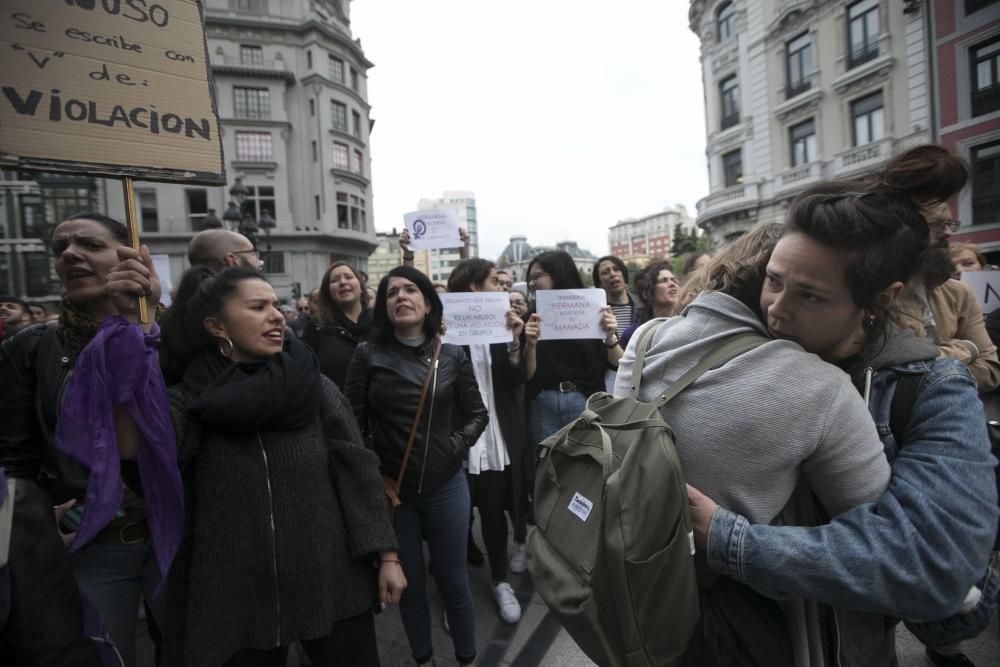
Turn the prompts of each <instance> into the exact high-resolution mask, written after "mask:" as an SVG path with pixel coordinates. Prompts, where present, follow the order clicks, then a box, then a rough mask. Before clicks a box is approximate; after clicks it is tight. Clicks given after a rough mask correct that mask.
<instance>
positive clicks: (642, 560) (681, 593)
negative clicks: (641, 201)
mask: <svg viewBox="0 0 1000 667" xmlns="http://www.w3.org/2000/svg"><path fill="white" fill-rule="evenodd" d="M659 326H660V325H659V324H655V325H651V326H648V327H646V328H645V330H644V331H643V332H642V335H641V337H640V339H639V340H638V341H637V342H636V343H637V344H636V359H635V366H634V368H633V371H632V382H631V388H630V392H629V395H628V396H627V397H625V398H615V397H614V396H611V395H609V394H606V393H604V392H598V393H596V394H593V395H592V396H590V398H589V399H587V407H586V409H585V410H584V411H583V413H582V414H581V415H580V416H579V417H578V418H577V419H575V420H574V421H572V422H571V423H569V424H567V425H566V426H564V427H563V428H562V429H560V430H559V431H558V432H556V433H555V434H553V435H551V436H549V437H548V438H546V439H545V440H543V441H542V442H541V443H540V444H539V446H538V454H537V461H536V466H537V469H536V472H535V523H536V527H535V529H534V530H532V532H531V534H530V535H529V537H528V570H529V571H530V572H531V578H532V580H533V581H534V584H535V588H536V589H537V591H538V593H539V595H540V596H541V598H542V600H544V601H545V604H546V605H547V606H548V608H549V610H550V612H551V613H553V614H554V615H555V616H556V617H558V619H559V620H560V621H561V622H562V624H563V627H564V628H565V629H566V631H567V632H568V633H569V634H570V636H572V637H573V639H574V640H575V641H576V643H577V644H579V646H580V648H581V649H582V650H583V651H584V653H586V654H587V656H588V657H590V659H591V660H593V661H594V662H596V663H597V664H598V665H602V667H652V666H654V665H656V666H668V667H673V666H676V665H680V664H682V663H683V660H684V652H685V650H686V649H687V647H688V644H689V642H690V640H691V638H692V634H693V633H694V631H695V628H696V626H697V625H698V619H699V608H698V584H697V581H696V578H695V567H694V535H693V532H692V528H691V517H690V514H689V513H688V503H687V492H686V489H685V485H684V473H683V471H682V470H681V465H680V460H679V459H678V457H677V451H676V449H675V448H674V437H673V432H672V431H671V429H670V426H669V425H668V424H667V423H666V422H665V421H664V420H663V417H662V415H661V413H660V408H661V407H662V406H663V405H664V404H666V403H667V401H669V400H670V399H672V398H673V397H674V396H676V395H677V394H679V393H680V392H681V391H682V390H683V389H685V388H686V387H687V386H688V385H689V384H691V383H692V382H694V381H695V380H697V379H698V378H699V377H701V375H702V374H704V373H705V372H706V371H708V370H710V369H713V368H717V367H719V366H722V365H723V364H725V363H726V362H727V361H729V360H731V359H733V358H734V357H736V356H738V355H740V354H742V353H743V352H746V351H748V350H750V349H753V348H755V347H757V346H758V345H760V344H762V343H764V342H765V341H766V340H767V339H766V338H764V337H763V336H761V335H759V334H755V333H741V334H737V335H734V336H730V337H728V338H726V339H725V340H723V341H722V342H721V343H720V345H719V347H717V348H716V349H714V350H713V351H712V352H710V353H709V354H708V355H707V356H706V357H705V358H704V359H702V360H701V361H700V362H699V363H698V364H697V365H695V367H694V368H692V369H691V370H689V371H688V372H687V373H685V374H684V375H682V376H681V377H680V378H679V379H678V380H677V381H676V382H674V383H673V384H672V385H671V386H670V387H669V389H668V390H667V391H666V392H665V393H664V394H662V395H661V396H659V397H658V398H657V399H656V400H655V401H651V402H648V403H646V402H643V401H640V400H638V398H637V397H638V395H639V383H640V380H641V377H642V366H643V361H644V359H645V356H646V351H647V350H648V349H649V345H650V343H651V341H652V338H653V334H654V333H655V331H656V330H657V329H658V328H659Z"/></svg>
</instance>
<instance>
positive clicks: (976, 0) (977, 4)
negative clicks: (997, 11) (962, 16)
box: [965, 0, 1000, 14]
mask: <svg viewBox="0 0 1000 667" xmlns="http://www.w3.org/2000/svg"><path fill="white" fill-rule="evenodd" d="M997 2H1000V0H965V13H966V14H971V13H973V12H978V11H979V10H980V9H983V8H984V7H989V6H990V5H992V4H996V3H997Z"/></svg>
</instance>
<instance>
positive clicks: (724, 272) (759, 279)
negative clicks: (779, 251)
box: [673, 222, 785, 315]
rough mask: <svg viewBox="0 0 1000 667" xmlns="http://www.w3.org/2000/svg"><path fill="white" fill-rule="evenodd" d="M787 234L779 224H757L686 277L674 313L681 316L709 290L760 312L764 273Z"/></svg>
mask: <svg viewBox="0 0 1000 667" xmlns="http://www.w3.org/2000/svg"><path fill="white" fill-rule="evenodd" d="M784 231H785V226H784V225H782V224H780V223H777V222H772V223H768V224H766V225H758V226H757V227H754V228H753V229H752V230H750V231H749V232H747V233H746V234H743V235H742V236H740V237H739V238H737V239H735V240H734V241H730V242H729V243H728V244H726V245H725V246H723V247H722V249H721V250H719V252H718V253H716V255H715V256H714V257H712V259H711V261H709V262H708V264H706V265H705V266H703V267H701V268H700V269H697V270H695V271H693V272H691V273H689V274H688V275H686V276H685V277H684V282H683V283H682V284H681V289H680V292H679V293H678V295H677V301H676V303H674V308H673V314H674V315H677V314H680V313H681V312H682V311H683V310H684V309H685V308H687V306H688V304H690V303H691V302H692V301H694V298H695V297H696V296H698V295H699V294H700V293H702V292H704V291H706V290H710V291H713V292H722V293H723V294H728V295H729V296H732V297H735V298H737V299H739V300H740V301H742V302H743V303H744V304H746V305H747V306H748V307H749V308H751V309H753V311H754V312H758V311H759V310H760V290H761V288H762V287H763V284H764V271H765V269H766V268H767V262H768V260H770V259H771V253H772V252H773V251H774V246H775V245H777V243H778V240H779V239H781V235H782V233H784Z"/></svg>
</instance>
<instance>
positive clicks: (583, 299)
mask: <svg viewBox="0 0 1000 667" xmlns="http://www.w3.org/2000/svg"><path fill="white" fill-rule="evenodd" d="M535 304H536V306H537V310H538V315H539V316H540V317H541V318H542V323H541V327H540V329H539V335H538V340H566V339H573V338H599V339H603V338H604V337H605V336H606V334H605V332H604V329H602V328H601V308H604V306H605V305H607V296H606V295H605V293H604V290H602V289H552V290H538V291H537V292H535Z"/></svg>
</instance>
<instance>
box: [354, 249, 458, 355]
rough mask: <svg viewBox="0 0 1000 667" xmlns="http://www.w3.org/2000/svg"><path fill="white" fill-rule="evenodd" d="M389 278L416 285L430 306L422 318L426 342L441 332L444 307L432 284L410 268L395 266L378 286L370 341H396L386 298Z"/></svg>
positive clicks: (421, 274)
mask: <svg viewBox="0 0 1000 667" xmlns="http://www.w3.org/2000/svg"><path fill="white" fill-rule="evenodd" d="M390 278H405V279H406V280H409V281H410V282H411V283H413V284H414V285H416V286H417V289H419V290H420V293H421V294H423V295H424V299H426V300H427V305H428V306H430V312H429V313H427V317H425V318H424V326H423V333H424V335H425V336H426V337H427V339H428V340H430V339H431V338H434V336H436V335H437V334H438V332H440V331H441V318H442V317H443V316H444V307H443V306H442V305H441V299H440V298H439V297H438V293H437V292H436V291H435V290H434V284H433V283H431V281H430V279H429V278H428V277H427V276H425V275H424V274H423V273H421V272H420V271H418V270H417V269H415V268H413V267H412V266H397V267H396V268H394V269H393V270H392V271H390V272H389V273H388V274H387V275H386V276H385V277H384V278H382V280H381V281H380V282H379V284H378V293H377V294H376V295H375V310H374V311H373V317H372V340H374V341H376V342H379V343H389V342H392V341H394V340H395V339H396V335H395V333H394V331H393V329H392V322H390V321H389V304H388V299H387V298H386V295H387V293H388V291H389V279H390Z"/></svg>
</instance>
